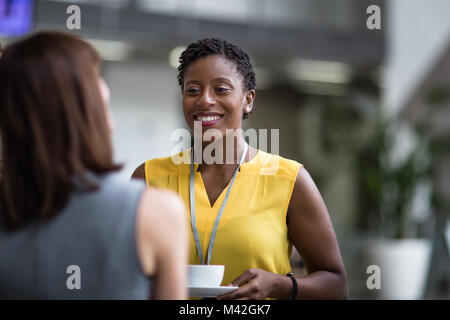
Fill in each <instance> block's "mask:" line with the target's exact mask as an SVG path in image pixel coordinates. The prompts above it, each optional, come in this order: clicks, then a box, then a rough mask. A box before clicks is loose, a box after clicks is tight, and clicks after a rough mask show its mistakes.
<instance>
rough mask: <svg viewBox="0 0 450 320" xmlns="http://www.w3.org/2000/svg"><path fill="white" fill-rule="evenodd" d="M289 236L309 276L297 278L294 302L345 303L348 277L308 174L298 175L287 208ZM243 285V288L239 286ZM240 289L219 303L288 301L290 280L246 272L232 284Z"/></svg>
mask: <svg viewBox="0 0 450 320" xmlns="http://www.w3.org/2000/svg"><path fill="white" fill-rule="evenodd" d="M287 220H288V221H287V224H288V235H289V238H290V240H291V242H292V243H293V245H294V246H295V247H296V248H297V250H298V251H299V253H300V255H301V257H302V259H303V261H304V263H305V265H306V268H307V271H308V275H307V276H305V277H302V278H297V279H296V280H297V283H298V292H297V296H296V299H346V298H347V296H348V288H347V277H346V273H345V268H344V264H343V262H342V258H341V254H340V251H339V247H338V244H337V240H336V236H335V233H334V230H333V226H332V223H331V220H330V217H329V215H328V211H327V208H326V206H325V204H324V202H323V200H322V196H321V195H320V193H319V190H317V187H316V185H315V183H314V181H313V180H312V178H311V176H310V175H309V174H308V172H307V171H306V170H305V169H304V168H301V169H300V170H299V172H298V175H297V178H296V181H295V185H294V190H293V192H292V196H291V200H290V203H289V208H288V217H287ZM243 284H246V285H245V286H242V285H243ZM231 285H233V286H240V288H239V289H237V290H235V291H233V292H231V293H229V294H225V295H222V296H220V297H218V299H264V298H267V297H270V298H276V299H284V300H286V299H291V297H292V294H293V284H292V280H291V279H290V278H289V277H287V276H284V275H279V274H274V273H271V272H267V271H264V270H261V269H248V270H246V271H245V272H243V273H242V274H241V275H240V276H239V277H237V278H236V279H235V280H233V282H232V283H231Z"/></svg>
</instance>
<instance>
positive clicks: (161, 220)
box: [137, 188, 188, 300]
mask: <svg viewBox="0 0 450 320" xmlns="http://www.w3.org/2000/svg"><path fill="white" fill-rule="evenodd" d="M185 210H186V207H185V205H184V203H183V202H182V200H181V199H180V198H179V197H178V196H177V195H176V194H174V193H172V192H169V191H163V190H157V189H154V188H149V189H146V190H145V191H144V194H143V196H142V198H141V202H140V205H139V209H138V218H137V243H138V252H139V257H140V260H141V265H142V268H143V270H144V272H145V273H146V274H147V275H149V276H154V280H155V282H154V286H153V287H152V290H153V291H152V298H153V299H162V300H175V299H186V298H187V290H186V281H187V280H186V277H187V275H186V273H187V271H186V264H187V252H188V246H187V243H188V242H187V240H188V239H187V232H186V229H187V225H186V212H185Z"/></svg>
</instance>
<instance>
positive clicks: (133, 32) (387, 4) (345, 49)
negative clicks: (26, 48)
mask: <svg viewBox="0 0 450 320" xmlns="http://www.w3.org/2000/svg"><path fill="white" fill-rule="evenodd" d="M70 5H77V6H78V8H79V9H80V11H79V12H80V27H81V29H73V30H69V29H68V26H70V25H73V22H74V20H73V13H74V12H75V11H73V10H72V9H70V8H69V6H70ZM371 5H376V6H377V7H378V8H379V9H380V11H379V18H380V21H379V26H380V28H379V29H369V27H368V25H369V26H370V25H373V22H374V20H371V19H374V16H373V14H376V12H375V11H370V10H369V12H368V11H367V10H368V7H369V6H371ZM68 8H69V10H68ZM449 12H450V1H447V0H432V1H421V0H391V1H389V0H385V1H376V0H370V1H366V0H227V1H215V0H192V1H188V0H97V1H95V0H92V1H82V0H78V1H77V0H71V1H65V0H59V1H49V0H41V1H39V0H35V1H33V0H0V43H1V44H2V45H3V46H4V45H6V44H7V43H9V42H10V41H13V40H14V39H16V38H18V37H21V36H23V35H26V34H29V33H32V32H35V31H38V30H61V31H67V32H72V33H75V34H79V35H81V36H83V37H85V38H86V39H88V41H90V42H91V43H92V44H93V45H94V46H95V47H96V48H97V50H98V51H99V52H100V54H101V56H102V59H103V71H102V72H103V74H104V77H105V79H106V81H107V83H108V84H109V86H110V89H111V108H112V111H113V117H114V120H115V122H116V130H115V133H114V136H113V139H114V146H115V157H116V159H117V161H120V162H123V163H124V164H125V170H124V172H123V174H124V175H126V176H130V175H131V174H132V172H133V170H134V169H135V168H136V167H137V166H138V165H139V164H141V163H142V162H144V161H145V160H147V159H150V158H154V157H162V156H168V155H170V154H171V152H172V150H173V148H174V147H175V146H176V145H177V142H176V141H172V140H171V134H172V132H173V131H174V130H175V129H177V128H185V127H186V126H185V123H184V118H183V114H182V110H181V91H180V88H179V87H178V84H177V80H176V76H177V70H176V68H177V65H178V57H179V54H180V53H181V51H182V50H183V49H184V48H185V47H186V46H187V45H188V44H189V43H190V42H193V41H196V40H198V39H201V38H205V37H220V38H223V39H225V40H227V41H229V42H231V43H234V44H236V45H239V46H241V47H242V48H243V49H244V50H245V51H246V52H247V53H248V54H249V55H250V57H251V59H252V62H253V66H254V68H255V72H256V83H257V92H256V101H255V105H254V112H253V113H252V114H251V116H250V118H249V119H248V120H246V121H245V128H255V129H269V130H270V129H280V146H279V153H280V155H281V156H284V157H287V158H291V159H295V160H297V161H299V162H300V163H303V164H304V165H305V167H306V168H307V170H308V171H309V172H310V174H311V175H312V177H313V178H314V180H315V182H316V183H317V185H318V187H319V190H320V191H321V193H322V196H323V198H324V200H325V202H326V205H327V207H328V209H329V213H330V216H331V219H332V221H333V224H334V227H335V230H336V234H337V237H338V241H339V244H340V248H341V252H342V256H343V259H344V263H345V265H346V268H347V273H348V278H349V287H350V299H449V298H450V262H449V261H450V260H449V248H450V223H449V212H450V19H448V13H449ZM371 17H372V18H371ZM375 18H376V17H375ZM368 20H370V21H371V22H372V24H371V23H368ZM69 22H71V23H69ZM0 90H1V88H0ZM18 147H20V146H18ZM268 151H270V144H269V147H268ZM292 265H293V268H294V270H295V272H296V273H297V274H299V275H301V274H304V273H305V270H304V268H303V264H302V262H301V257H300V256H299V255H298V253H295V252H294V255H293V257H292ZM370 266H372V267H370ZM373 266H375V267H373ZM377 267H378V269H377ZM378 271H379V272H378Z"/></svg>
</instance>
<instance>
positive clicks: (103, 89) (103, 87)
mask: <svg viewBox="0 0 450 320" xmlns="http://www.w3.org/2000/svg"><path fill="white" fill-rule="evenodd" d="M98 84H99V87H100V93H101V95H102V100H103V107H104V108H105V116H106V122H107V123H108V128H109V131H111V132H112V131H114V128H115V127H116V125H115V123H114V119H113V118H112V115H111V110H110V107H109V101H110V97H111V92H110V90H109V87H108V85H107V84H106V81H105V80H104V79H103V78H101V77H100V78H99V79H98Z"/></svg>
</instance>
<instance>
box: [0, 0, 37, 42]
mask: <svg viewBox="0 0 450 320" xmlns="http://www.w3.org/2000/svg"><path fill="white" fill-rule="evenodd" d="M33 4H34V0H0V35H2V36H21V35H23V34H26V33H28V32H30V30H31V29H32V27H33Z"/></svg>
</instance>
